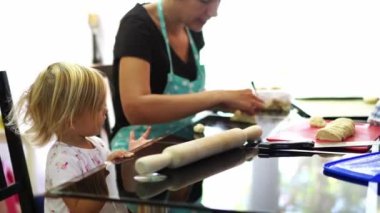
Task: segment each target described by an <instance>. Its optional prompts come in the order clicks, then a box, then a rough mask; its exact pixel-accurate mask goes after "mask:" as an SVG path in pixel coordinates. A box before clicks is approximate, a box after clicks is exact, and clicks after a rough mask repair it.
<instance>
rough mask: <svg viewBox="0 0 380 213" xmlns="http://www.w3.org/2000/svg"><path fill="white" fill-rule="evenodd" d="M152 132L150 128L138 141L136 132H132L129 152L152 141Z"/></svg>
mask: <svg viewBox="0 0 380 213" xmlns="http://www.w3.org/2000/svg"><path fill="white" fill-rule="evenodd" d="M150 131H151V127H150V126H149V127H148V128H147V130H146V131H145V132H144V134H142V135H141V137H140V138H139V139H137V140H136V138H135V132H134V131H131V133H130V135H129V146H128V150H133V149H135V148H137V147H139V146H142V145H144V144H145V143H147V142H149V141H151V140H150V139H148V138H149V135H150Z"/></svg>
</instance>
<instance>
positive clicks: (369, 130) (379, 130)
mask: <svg viewBox="0 0 380 213" xmlns="http://www.w3.org/2000/svg"><path fill="white" fill-rule="evenodd" d="M317 130H318V128H315V127H311V126H310V125H309V121H308V120H302V121H297V122H294V123H290V124H289V125H288V126H286V127H284V128H281V129H278V130H276V131H274V132H272V133H271V134H270V135H269V136H268V137H267V140H268V141H304V140H307V141H316V142H323V141H319V140H316V139H315V134H316V132H317ZM379 136H380V127H379V126H370V125H369V124H367V123H356V124H355V135H353V136H351V137H349V138H346V139H345V140H344V141H372V140H375V139H377V138H378V137H379ZM349 149H350V150H357V151H366V150H368V147H353V148H349Z"/></svg>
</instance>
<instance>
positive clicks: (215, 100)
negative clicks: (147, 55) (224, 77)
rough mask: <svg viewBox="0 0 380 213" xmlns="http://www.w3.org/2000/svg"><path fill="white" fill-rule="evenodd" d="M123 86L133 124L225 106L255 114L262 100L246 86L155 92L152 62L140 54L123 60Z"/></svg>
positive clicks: (124, 103) (125, 107)
mask: <svg viewBox="0 0 380 213" xmlns="http://www.w3.org/2000/svg"><path fill="white" fill-rule="evenodd" d="M119 75H120V78H119V85H120V86H119V90H120V99H121V104H122V107H123V112H124V115H125V116H126V118H127V119H128V121H129V122H130V123H131V124H154V123H161V122H168V121H173V120H177V119H180V118H184V117H187V116H190V115H193V114H195V113H198V112H200V111H203V110H208V109H212V108H214V107H223V108H226V109H230V110H236V109H239V110H241V111H243V112H245V113H248V114H253V113H255V111H256V110H257V109H259V108H262V107H263V103H262V101H261V100H260V99H259V98H258V97H257V96H255V95H254V94H253V93H252V90H251V89H244V90H214V91H204V92H199V93H192V94H184V95H165V94H152V93H151V89H150V64H149V63H148V62H147V61H145V60H143V59H139V58H135V57H124V58H122V59H121V61H120V71H119Z"/></svg>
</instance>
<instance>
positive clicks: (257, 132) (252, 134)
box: [243, 125, 263, 140]
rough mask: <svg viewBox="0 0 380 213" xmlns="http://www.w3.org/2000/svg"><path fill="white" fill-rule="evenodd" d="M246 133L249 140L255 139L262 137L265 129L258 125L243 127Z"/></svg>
mask: <svg viewBox="0 0 380 213" xmlns="http://www.w3.org/2000/svg"><path fill="white" fill-rule="evenodd" d="M243 131H244V133H245V134H246V135H247V140H255V139H258V138H260V137H261V135H262V134H263V130H262V129H261V127H260V126H258V125H252V126H249V127H247V128H245V129H243Z"/></svg>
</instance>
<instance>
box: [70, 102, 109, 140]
mask: <svg viewBox="0 0 380 213" xmlns="http://www.w3.org/2000/svg"><path fill="white" fill-rule="evenodd" d="M106 116H107V107H106V104H105V103H104V104H103V107H102V108H101V109H99V110H98V111H97V112H95V114H94V115H93V114H92V113H91V112H89V111H85V112H84V113H81V114H80V115H79V116H78V117H77V118H76V119H75V121H74V129H75V130H76V131H77V133H78V134H79V135H81V136H93V135H97V134H99V133H100V131H101V129H102V127H103V124H104V121H105V119H106Z"/></svg>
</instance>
